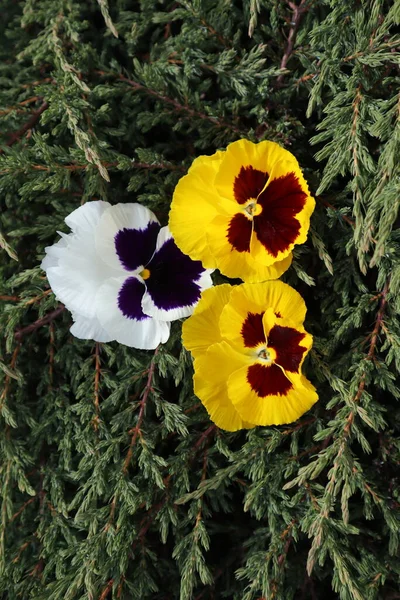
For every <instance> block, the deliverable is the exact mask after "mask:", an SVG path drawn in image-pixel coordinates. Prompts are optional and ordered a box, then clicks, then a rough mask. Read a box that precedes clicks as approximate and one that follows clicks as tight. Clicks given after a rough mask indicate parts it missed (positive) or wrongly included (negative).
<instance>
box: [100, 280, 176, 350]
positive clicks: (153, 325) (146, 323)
mask: <svg viewBox="0 0 400 600" xmlns="http://www.w3.org/2000/svg"><path fill="white" fill-rule="evenodd" d="M125 281H126V276H125V277H118V278H112V279H109V280H108V281H107V282H106V283H104V285H102V287H101V288H100V290H99V292H98V294H97V297H96V314H97V317H98V319H99V322H100V324H101V325H102V327H103V328H104V329H105V330H106V331H107V333H108V334H109V335H110V336H112V338H113V339H115V340H116V341H117V342H119V343H120V344H125V345H126V346H130V347H132V348H139V349H141V350H154V349H155V348H157V346H158V345H159V344H164V343H165V342H166V341H167V340H168V338H169V332H170V324H169V323H165V322H162V321H158V320H156V319H153V318H151V317H148V318H145V319H142V320H137V319H131V318H128V317H125V316H124V315H123V313H122V312H121V310H120V308H119V306H118V296H119V292H120V290H121V288H122V286H123V285H124V282H125Z"/></svg>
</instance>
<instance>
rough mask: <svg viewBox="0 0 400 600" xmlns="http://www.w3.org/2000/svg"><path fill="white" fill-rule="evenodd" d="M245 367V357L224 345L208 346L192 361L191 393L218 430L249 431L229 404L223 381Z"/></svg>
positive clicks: (249, 425)
mask: <svg viewBox="0 0 400 600" xmlns="http://www.w3.org/2000/svg"><path fill="white" fill-rule="evenodd" d="M243 364H246V358H245V357H243V356H241V355H240V354H239V353H237V352H235V351H234V350H233V349H232V348H231V347H230V345H229V344H227V343H226V342H220V343H218V344H214V345H213V346H210V348H209V349H208V350H207V352H205V353H202V354H200V355H199V356H197V358H196V359H195V361H194V370H195V374H194V392H195V394H196V396H197V397H198V398H200V400H201V401H202V403H203V404H204V406H205V408H206V409H207V412H208V414H209V415H210V418H211V420H212V421H213V422H214V423H215V424H216V425H217V426H218V427H220V428H221V429H225V430H226V431H237V430H239V429H243V428H249V427H251V426H252V425H251V424H250V423H244V422H243V420H242V418H241V417H240V416H239V414H238V412H237V410H236V409H235V407H234V406H233V404H232V402H231V401H230V399H229V397H228V393H227V380H228V378H229V376H230V375H231V374H232V372H234V371H235V370H236V369H240V368H241V367H242V366H243Z"/></svg>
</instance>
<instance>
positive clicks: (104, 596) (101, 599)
mask: <svg viewBox="0 0 400 600" xmlns="http://www.w3.org/2000/svg"><path fill="white" fill-rule="evenodd" d="M113 585H114V579H110V580H109V581H108V582H107V585H106V587H105V588H104V589H103V591H102V592H101V594H100V596H99V600H106V599H107V596H108V594H109V593H110V592H111V590H112V587H113Z"/></svg>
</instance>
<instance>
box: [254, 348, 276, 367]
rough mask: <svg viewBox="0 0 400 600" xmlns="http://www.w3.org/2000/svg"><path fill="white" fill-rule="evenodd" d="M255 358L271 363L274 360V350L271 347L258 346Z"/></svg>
mask: <svg viewBox="0 0 400 600" xmlns="http://www.w3.org/2000/svg"><path fill="white" fill-rule="evenodd" d="M257 358H258V359H259V360H261V361H262V362H265V363H267V364H271V363H274V362H275V360H276V352H275V350H274V349H273V348H268V347H266V348H265V347H264V348H260V349H259V350H258V352H257Z"/></svg>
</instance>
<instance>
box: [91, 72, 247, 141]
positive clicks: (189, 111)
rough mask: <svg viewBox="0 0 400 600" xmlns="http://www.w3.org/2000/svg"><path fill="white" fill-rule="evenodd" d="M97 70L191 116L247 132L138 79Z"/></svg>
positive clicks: (226, 127)
mask: <svg viewBox="0 0 400 600" xmlns="http://www.w3.org/2000/svg"><path fill="white" fill-rule="evenodd" d="M95 72H96V73H97V74H98V75H102V76H105V77H116V78H117V79H119V81H123V82H124V83H127V84H128V85H129V86H131V87H132V88H134V89H135V90H138V91H143V92H145V93H146V94H148V95H149V96H152V97H153V98H157V100H161V102H164V104H167V105H169V106H172V107H173V108H174V109H175V110H177V111H179V112H184V113H186V114H188V115H189V116H190V117H197V118H198V119H202V120H204V121H209V122H210V123H213V125H216V126H217V127H223V128H225V129H230V130H231V131H234V132H235V133H237V134H239V135H244V133H245V132H243V131H242V130H241V129H239V128H238V127H236V126H235V125H232V123H227V122H226V121H222V120H221V119H219V118H218V117H212V116H210V115H207V114H205V113H202V112H200V111H198V110H194V109H193V108H190V106H187V105H184V104H180V103H179V102H178V101H177V100H174V99H173V98H169V97H168V96H163V94H160V93H159V92H156V91H155V90H152V89H151V88H148V87H146V86H145V85H142V84H141V83H138V82H137V81H133V80H132V79H129V78H128V77H124V75H119V74H118V75H117V74H115V73H107V72H105V71H95Z"/></svg>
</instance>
